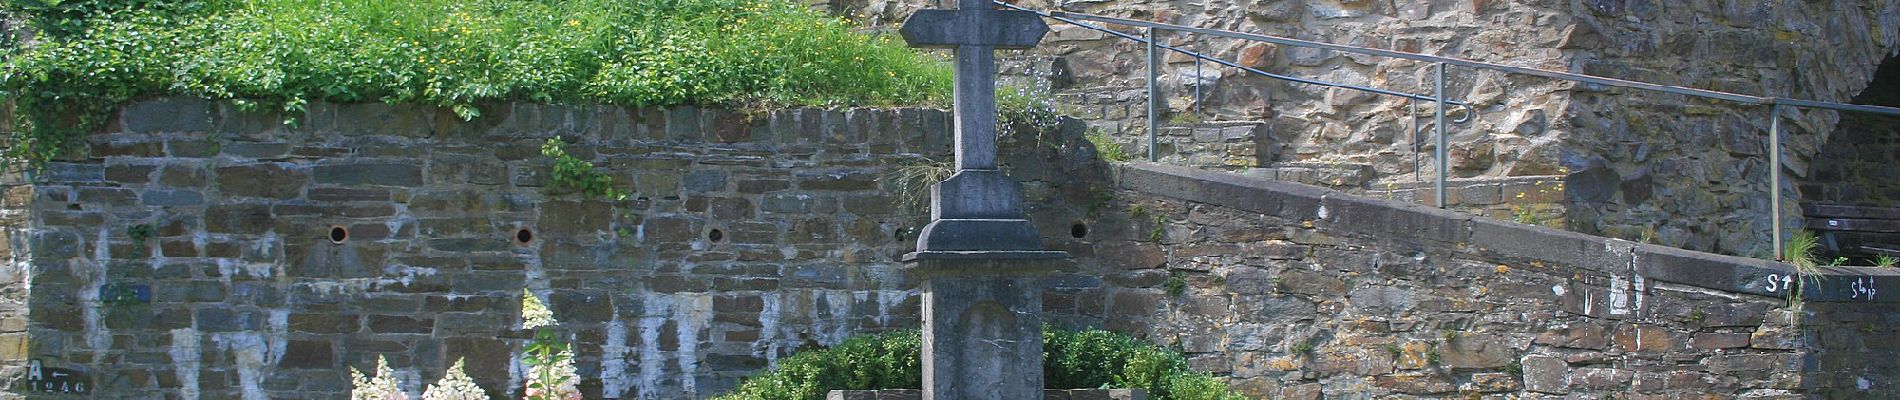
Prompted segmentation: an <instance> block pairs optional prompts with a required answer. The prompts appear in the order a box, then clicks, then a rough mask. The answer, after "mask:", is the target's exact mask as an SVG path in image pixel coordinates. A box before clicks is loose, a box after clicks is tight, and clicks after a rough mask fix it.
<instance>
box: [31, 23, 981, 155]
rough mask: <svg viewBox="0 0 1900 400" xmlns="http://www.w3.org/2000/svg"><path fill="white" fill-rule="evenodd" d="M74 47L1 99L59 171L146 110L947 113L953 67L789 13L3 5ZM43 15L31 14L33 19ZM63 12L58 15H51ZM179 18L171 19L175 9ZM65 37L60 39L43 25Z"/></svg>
mask: <svg viewBox="0 0 1900 400" xmlns="http://www.w3.org/2000/svg"><path fill="white" fill-rule="evenodd" d="M0 1H5V2H7V3H5V4H7V5H8V6H9V8H11V9H14V10H19V11H24V12H27V13H29V14H30V15H32V16H33V18H34V20H35V21H42V20H46V21H53V20H61V21H69V22H70V21H81V22H83V23H81V22H70V23H67V22H61V23H58V24H64V25H60V26H66V28H60V29H67V30H73V32H71V33H69V34H64V35H49V36H50V37H49V38H48V40H45V41H42V42H41V43H39V44H38V45H35V46H32V47H28V48H24V49H19V50H16V51H14V53H13V54H9V55H8V57H9V58H10V59H9V62H8V63H7V64H6V66H5V67H4V69H0V90H4V91H5V94H6V95H7V96H9V97H11V98H14V99H15V101H16V104H17V105H18V107H19V108H20V109H21V110H22V111H24V113H23V114H25V116H26V117H27V118H25V119H24V121H21V122H19V123H18V124H16V128H18V129H16V132H19V133H16V137H15V139H16V140H15V144H16V145H15V146H14V147H15V149H16V154H15V155H16V156H29V157H28V158H29V159H33V160H43V159H46V158H48V157H50V156H52V155H55V154H57V152H58V151H60V150H61V149H63V147H62V146H64V145H65V143H66V141H67V140H69V139H68V137H70V136H71V134H72V133H73V132H76V131H84V130H87V129H92V128H95V127H98V126H102V125H103V121H104V118H103V115H104V114H105V113H107V112H109V111H110V110H111V109H112V108H113V107H116V106H117V105H118V104H122V103H124V102H126V101H129V100H131V99H134V98H137V97H140V96H148V95H184V96H199V97H207V98H214V99H226V98H235V99H249V100H255V101H257V104H259V105H263V106H268V107H273V108H280V109H282V110H284V111H286V112H287V113H288V114H290V115H296V114H297V113H298V112H300V111H302V108H303V105H304V104H306V103H307V102H309V101H330V102H362V101H380V102H388V103H417V104H427V105H435V106H442V107H449V108H451V109H453V110H455V111H456V112H457V114H459V115H461V116H462V117H464V118H474V117H476V116H479V113H480V112H479V109H478V108H477V107H475V105H476V104H477V103H478V102H484V101H500V100H530V101H538V102H560V103H607V104H620V105H632V106H657V105H673V104H719V103H728V104H778V105H838V104H853V105H891V104H939V103H941V102H942V100H943V99H944V98H946V97H948V96H947V95H948V93H949V77H950V72H949V68H948V67H947V66H946V65H945V64H944V63H943V62H941V61H940V60H935V59H932V58H930V57H925V56H921V55H919V54H918V53H916V52H913V51H912V50H911V49H909V48H907V47H905V46H904V44H903V43H902V42H901V41H897V40H894V39H892V38H890V37H888V36H872V35H866V34H862V33H858V32H855V31H854V30H853V26H852V25H851V24H850V23H848V22H847V21H845V20H843V19H840V18H836V17H830V16H827V15H824V14H823V13H821V12H818V11H814V10H812V9H810V8H808V7H805V6H803V5H799V4H796V3H793V2H788V1H783V0H539V1H529V0H407V1H351V0H173V1H159V0H95V1H90V2H88V1H80V0H66V1H64V2H62V1H59V0H0ZM28 3H32V4H28ZM48 4H50V5H48ZM161 4H169V5H167V6H159V5H161ZM45 24H55V23H53V22H46V23H42V24H41V25H45Z"/></svg>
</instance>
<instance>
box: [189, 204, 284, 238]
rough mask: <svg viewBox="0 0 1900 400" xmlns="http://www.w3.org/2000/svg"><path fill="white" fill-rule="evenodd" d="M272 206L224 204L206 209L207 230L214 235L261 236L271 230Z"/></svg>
mask: <svg viewBox="0 0 1900 400" xmlns="http://www.w3.org/2000/svg"><path fill="white" fill-rule="evenodd" d="M271 227H272V224H271V212H270V206H267V205H263V204H222V205H213V206H210V207H207V208H205V230H206V231H208V232H212V233H235V234H259V233H264V232H265V231H268V230H270V229H271Z"/></svg>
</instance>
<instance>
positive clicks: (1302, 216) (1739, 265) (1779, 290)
mask: <svg viewBox="0 0 1900 400" xmlns="http://www.w3.org/2000/svg"><path fill="white" fill-rule="evenodd" d="M1116 168H1117V170H1118V171H1117V172H1116V177H1117V179H1116V184H1117V185H1118V187H1120V188H1122V189H1126V190H1133V191H1138V192H1143V193H1148V194H1153V195H1157V196H1163V197H1170V198H1175V199H1180V200H1187V201H1194V202H1200V203H1208V204H1215V205H1220V206H1224V207H1230V208H1234V209H1239V210H1244V211H1252V212H1258V213H1262V214H1267V215H1271V216H1275V217H1280V218H1285V219H1289V220H1295V221H1310V220H1318V221H1319V227H1320V228H1321V229H1329V230H1336V231H1340V232H1344V233H1354V234H1364V235H1375V236H1385V237H1390V238H1395V239H1409V240H1416V241H1431V242H1440V243H1455V244H1461V245H1467V246H1469V247H1471V248H1473V249H1474V250H1475V251H1477V252H1479V253H1481V254H1484V255H1487V256H1491V257H1497V258H1499V259H1500V260H1506V261H1511V260H1515V261H1520V262H1532V261H1535V262H1540V263H1544V264H1548V265H1553V266H1566V267H1570V268H1577V269H1583V270H1590V271H1596V272H1600V273H1605V274H1611V275H1637V276H1641V277H1643V278H1644V279H1653V280H1657V281H1663V282H1669V283H1676V284H1683V285H1689V286H1695V287H1701V288H1707V289H1714V290H1720V291H1725V292H1732V293H1742V294H1752V295H1759V296H1769V297H1781V298H1785V297H1788V296H1789V295H1790V290H1788V288H1789V287H1790V286H1789V285H1790V284H1799V283H1796V281H1798V280H1801V278H1798V277H1797V276H1798V275H1796V274H1795V270H1794V266H1792V265H1788V264H1786V263H1780V262H1774V261H1768V260H1761V259H1755V258H1746V257H1735V256H1726V255H1720V254H1711V253H1703V252H1697V251H1689V250H1682V249H1677V248H1672V247H1664V246H1657V245H1650V244H1642V243H1635V242H1631V241H1627V240H1621V239H1612V238H1606V237H1601V236H1591V235H1586V234H1581V233H1576V232H1568V231H1562V230H1556V229H1550V228H1545V227H1540V226H1531V225H1524V224H1518V223H1512V222H1508V221H1501V220H1494V219H1489V218H1474V217H1472V216H1470V215H1467V214H1462V213H1457V212H1453V211H1447V210H1440V209H1436V208H1430V207H1425V206H1420V205H1414V204H1407V203H1398V202H1391V201H1385V200H1379V199H1371V198H1366V197H1362V196H1353V195H1350V194H1346V193H1344V192H1340V191H1336V190H1330V189H1325V188H1320V187H1314V186H1307V185H1303V184H1298V183H1291V182H1285V181H1276V180H1269V179H1265V178H1254V177H1247V176H1241V175H1238V174H1231V173H1224V172H1215V171H1204V170H1199V169H1193V168H1187V167H1179V166H1172V165H1158V164H1152V163H1142V162H1136V163H1125V164H1121V165H1118V166H1116ZM1890 282H1891V283H1890ZM1882 285H1887V286H1891V287H1892V288H1893V292H1892V293H1884V294H1883V293H1881V292H1880V288H1881V286H1882ZM1806 286H1807V287H1808V289H1806V291H1805V292H1804V293H1802V298H1803V300H1806V301H1821V302H1873V303H1900V268H1892V269H1890V268H1870V267H1824V268H1822V270H1821V273H1820V274H1819V275H1818V276H1812V277H1809V278H1808V282H1807V283H1806Z"/></svg>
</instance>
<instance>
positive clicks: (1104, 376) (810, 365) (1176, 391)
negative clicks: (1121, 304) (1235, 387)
mask: <svg viewBox="0 0 1900 400" xmlns="http://www.w3.org/2000/svg"><path fill="white" fill-rule="evenodd" d="M1042 337H1043V347H1042V349H1043V382H1044V386H1045V387H1048V388H1051V389H1087V388H1140V389H1144V390H1147V391H1148V394H1149V397H1150V398H1153V399H1156V400H1170V399H1174V400H1231V399H1242V398H1244V397H1241V396H1240V395H1239V394H1237V393H1234V392H1233V391H1231V390H1230V389H1228V388H1227V385H1226V384H1225V383H1222V382H1221V381H1220V380H1217V379H1215V378H1214V377H1212V376H1208V375H1206V374H1202V373H1196V372H1193V371H1190V370H1188V366H1187V360H1186V359H1185V358H1183V357H1182V356H1181V354H1179V353H1175V352H1172V351H1168V350H1165V349H1162V348H1159V347H1156V346H1154V345H1151V344H1148V343H1146V342H1143V341H1141V340H1140V339H1136V338H1134V337H1130V336H1128V335H1123V334H1119V333H1114V332H1109V331H1104V330H1099V329H1091V330H1084V331H1069V330H1063V329H1057V328H1052V327H1047V326H1045V327H1044V328H1043V331H1042ZM921 348H922V342H921V340H920V338H919V336H918V333H917V331H909V330H907V331H898V332H891V333H884V334H877V335H868V336H858V337H853V338H850V339H845V341H844V342H843V343H840V344H839V345H838V346H836V347H833V348H830V349H824V350H816V351H806V352H800V353H798V354H796V355H793V356H791V357H788V358H785V359H783V360H779V365H778V368H777V369H776V370H773V371H769V372H765V373H762V374H759V375H756V376H753V377H751V378H747V379H746V380H745V382H744V383H741V384H740V385H739V388H738V389H736V390H734V391H733V392H732V393H729V394H726V395H724V396H720V397H719V399H722V400H811V399H821V398H824V395H825V393H826V392H828V391H831V390H869V389H915V388H918V387H921V386H922V384H923V378H922V373H923V365H922V364H921V362H922V360H921V357H920V356H919V354H921Z"/></svg>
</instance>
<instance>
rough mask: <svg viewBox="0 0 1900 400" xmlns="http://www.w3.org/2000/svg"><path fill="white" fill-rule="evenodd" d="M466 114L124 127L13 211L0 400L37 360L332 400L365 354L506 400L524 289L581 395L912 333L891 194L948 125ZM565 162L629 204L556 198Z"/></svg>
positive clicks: (153, 122)
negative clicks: (456, 373)
mask: <svg viewBox="0 0 1900 400" xmlns="http://www.w3.org/2000/svg"><path fill="white" fill-rule="evenodd" d="M482 115H484V117H482V118H479V119H476V120H474V121H468V122H463V121H459V120H458V119H456V118H454V117H453V114H449V113H447V111H446V110H437V109H433V108H426V107H407V106H389V105H380V104H351V105H330V104H315V105H313V106H312V108H311V111H310V112H309V114H308V115H306V116H303V117H302V118H300V119H298V124H297V126H296V127H286V126H283V125H282V123H281V122H282V117H281V116H278V115H257V114H246V113H240V112H237V111H235V110H234V108H233V107H232V106H230V105H229V104H225V103H207V102H204V101H199V100H190V99H160V100H154V101H145V102H140V103H136V104H133V105H130V106H128V107H126V108H125V109H124V111H123V113H122V115H121V118H120V119H119V120H118V122H117V123H115V124H114V125H113V126H112V127H111V128H109V129H108V131H107V132H102V133H99V134H96V135H93V136H92V137H91V138H90V140H89V143H90V146H89V147H88V148H87V149H85V150H84V151H82V152H80V153H79V154H74V155H71V156H69V157H67V158H65V159H63V160H59V161H56V162H52V163H49V164H48V165H46V168H45V169H44V170H42V171H40V173H38V174H36V175H34V177H33V180H32V181H31V182H30V183H28V182H20V181H15V182H14V183H13V184H12V185H10V186H8V188H7V191H6V194H7V196H6V200H7V202H6V206H7V207H8V209H7V210H8V211H6V212H5V214H4V215H5V217H6V218H7V220H6V221H7V222H8V224H7V234H8V238H9V239H10V241H9V243H11V244H12V246H10V247H8V248H10V249H20V250H21V251H19V252H15V253H12V256H13V257H12V258H11V259H12V260H14V261H15V262H14V263H9V264H8V266H7V268H5V269H4V271H6V272H5V273H4V274H0V277H4V278H5V279H4V282H6V283H5V286H0V294H5V295H7V296H6V298H8V299H9V300H10V301H15V302H21V301H23V302H24V303H26V304H18V303H7V304H5V305H6V307H4V311H0V321H5V322H3V323H0V356H5V358H6V359H7V361H8V362H9V365H8V372H10V373H11V374H9V375H7V376H9V377H14V378H16V379H17V378H18V377H20V376H22V371H21V370H20V367H21V366H22V365H23V364H24V363H25V362H26V361H27V360H26V358H30V359H33V360H38V362H40V363H41V364H42V365H43V366H45V367H49V368H53V367H56V368H66V369H70V370H73V371H80V373H83V374H84V375H85V376H87V377H89V378H90V380H91V381H92V384H93V385H95V389H93V390H94V393H96V394H105V395H106V396H104V397H120V396H128V397H130V396H146V395H154V394H158V393H163V394H165V395H166V396H167V397H183V398H240V397H243V398H264V397H272V398H341V397H344V395H345V394H346V393H347V390H348V385H349V375H348V373H347V370H346V369H345V367H354V368H357V369H361V370H365V371H370V370H372V368H373V367H374V363H375V359H376V358H377V357H379V356H383V357H387V358H388V359H389V362H390V364H391V365H392V366H393V367H394V368H395V369H396V370H397V371H400V373H401V374H403V380H402V381H403V384H404V385H405V387H406V388H408V389H410V390H414V391H420V389H421V385H422V383H423V382H424V381H427V382H433V381H434V380H435V379H438V378H440V377H441V376H442V374H443V373H444V370H445V369H446V368H447V367H448V366H449V365H450V364H451V363H453V362H454V361H455V360H456V359H458V358H467V360H468V368H469V370H468V373H469V374H470V375H471V376H473V377H474V378H475V379H476V380H477V382H480V383H481V384H482V385H483V386H484V387H486V388H487V389H489V390H491V391H494V392H496V394H501V393H502V392H504V391H509V390H517V389H510V388H513V387H518V386H519V384H520V382H521V372H520V370H518V368H519V365H518V362H516V361H515V359H516V358H518V357H517V354H516V353H517V351H518V349H519V346H520V344H521V343H522V342H523V341H524V339H525V338H527V337H528V336H529V333H527V332H524V331H520V330H519V329H518V327H519V326H520V325H519V324H520V321H519V318H520V317H519V308H520V298H521V293H522V290H523V289H524V288H525V289H527V290H528V291H530V292H534V293H535V294H536V295H537V296H539V297H542V298H543V299H544V300H546V301H547V302H548V303H549V306H550V307H551V308H552V309H553V311H554V315H555V317H556V318H558V319H559V320H560V321H561V322H562V324H561V325H560V329H561V330H562V331H563V332H565V333H566V334H567V335H568V336H567V337H568V338H570V339H571V340H573V341H574V342H575V343H576V348H575V350H576V354H578V355H579V356H578V359H577V366H578V367H579V369H580V371H581V374H582V375H584V376H586V377H587V379H586V380H584V381H583V382H581V383H582V387H583V388H584V389H583V390H584V391H585V392H586V393H588V394H589V396H590V397H609V398H616V397H618V398H647V399H655V398H690V397H708V396H711V395H714V394H718V393H721V392H723V391H725V390H726V389H727V388H730V387H731V386H732V385H734V384H735V383H736V381H737V380H738V379H739V378H740V377H742V376H744V375H747V374H750V373H752V372H754V371H756V370H758V369H760V368H764V367H766V366H767V365H769V364H770V363H772V362H773V360H775V359H777V358H778V357H781V356H783V355H785V354H788V353H790V352H792V351H793V350H795V349H798V348H802V347H809V346H821V345H830V344H834V343H836V342H838V341H839V340H841V339H842V338H844V337H846V336H849V335H853V334H857V333H861V332H867V331H877V330H883V329H892V328H903V327H914V326H917V324H918V322H917V321H918V320H917V318H916V315H917V314H916V313H917V310H916V308H917V304H918V298H917V295H916V294H917V293H916V291H915V290H914V286H915V284H914V283H913V282H911V281H910V280H907V278H905V277H903V276H902V275H901V274H899V273H898V271H897V269H896V268H897V265H898V264H897V263H896V260H897V257H898V256H899V255H900V254H902V253H904V252H906V251H907V250H908V249H909V248H910V246H912V245H911V244H910V243H909V240H911V239H912V238H911V237H909V236H910V235H911V232H913V231H914V230H915V229H917V228H920V227H921V226H922V222H925V221H924V220H923V219H922V218H921V217H919V215H922V214H921V213H920V212H919V210H913V209H905V208H901V207H900V206H898V205H897V204H896V203H897V202H896V201H894V197H893V195H892V194H891V192H890V191H887V190H885V185H884V184H881V183H880V181H881V174H883V173H885V172H886V171H887V170H888V168H887V167H888V166H890V165H894V164H897V163H903V162H921V161H923V160H924V159H925V158H926V157H939V158H942V157H943V156H945V155H946V154H944V150H947V149H948V148H949V145H948V142H947V138H948V136H946V132H947V131H948V129H949V126H950V122H949V118H948V117H947V113H945V112H943V111H936V110H920V109H899V110H866V109H849V110H838V109H796V110H785V111H774V112H769V113H765V114H759V115H753V116H750V117H749V118H748V116H746V115H741V114H737V113H733V112H727V111H723V110H712V109H698V108H693V107H676V108H668V109H629V108H617V107H586V106H572V107H569V106H542V105H528V104H515V105H497V106H492V107H484V109H483V110H482ZM553 136H560V137H563V138H565V139H566V140H567V141H569V142H571V143H573V145H571V146H570V147H569V148H568V151H570V152H572V153H574V154H575V155H577V156H578V157H580V158H582V159H586V160H591V161H593V162H594V163H595V164H596V165H597V166H599V167H602V168H604V170H605V171H607V173H608V174H609V175H611V176H612V177H613V178H614V179H615V180H616V182H618V183H619V187H620V188H621V189H626V190H629V191H631V192H632V195H631V196H630V197H629V198H628V199H627V200H625V201H611V202H610V201H605V200H587V199H584V198H582V197H580V196H579V195H575V194H559V193H554V194H550V193H548V191H547V189H548V185H549V183H550V172H551V171H550V165H551V162H550V161H549V159H548V158H546V157H544V156H543V155H542V154H541V146H542V144H543V142H544V140H545V139H546V138H548V137H553ZM141 227H149V228H141ZM333 227H337V228H342V229H346V230H347V235H348V236H347V238H346V239H345V240H343V241H342V242H341V243H333V242H332V240H331V238H330V237H329V235H330V234H331V233H330V232H331V231H332V228H333ZM524 229H525V230H527V231H528V232H530V235H531V237H527V238H526V239H528V241H527V242H526V243H522V242H521V241H520V239H523V237H521V236H518V235H519V233H518V232H520V231H521V230H524ZM29 287H30V290H26V289H28V288H29ZM102 293H103V294H105V297H107V299H106V300H102V299H101V297H102ZM114 293H130V294H132V296H130V297H128V298H127V299H124V300H119V301H112V300H111V299H114V298H117V297H114V296H113V294H114ZM20 313H26V314H27V316H30V319H28V318H20V317H21V315H19V314H20ZM22 344H24V348H21V346H22ZM21 350H24V351H21ZM603 376H604V377H605V378H602V377H603ZM12 383H14V384H15V385H17V384H19V383H20V382H19V381H18V380H15V381H13V382H12ZM9 387H14V388H17V387H18V386H9ZM16 394H17V392H16Z"/></svg>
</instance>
